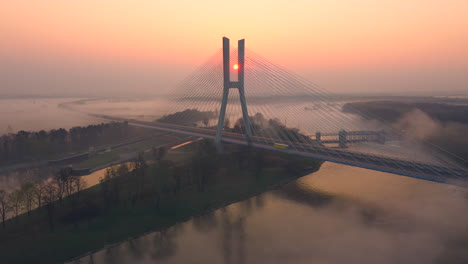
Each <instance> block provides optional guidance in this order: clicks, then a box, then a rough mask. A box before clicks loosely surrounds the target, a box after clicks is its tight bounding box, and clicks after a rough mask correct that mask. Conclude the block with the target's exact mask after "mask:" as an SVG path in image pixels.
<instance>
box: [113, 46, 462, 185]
mask: <svg viewBox="0 0 468 264" xmlns="http://www.w3.org/2000/svg"><path fill="white" fill-rule="evenodd" d="M231 58H234V60H232V59H231ZM343 103H345V101H344V100H340V99H339V98H337V97H335V96H332V95H331V94H330V93H329V92H327V91H325V90H323V89H321V88H320V87H318V86H317V85H315V84H313V83H311V82H309V81H307V80H305V79H304V78H302V77H299V76H297V75H295V74H293V73H290V72H289V71H287V70H286V69H284V68H283V67H281V66H279V65H277V64H275V63H272V62H270V61H269V60H267V59H266V58H264V57H262V56H260V55H258V54H257V53H255V52H253V51H251V50H246V49H245V41H244V40H240V41H239V42H238V48H237V49H232V50H231V49H230V43H229V39H227V38H223V49H222V50H220V51H218V52H217V53H216V54H215V55H213V56H212V57H211V58H210V59H208V60H207V61H206V62H205V63H204V64H202V65H201V66H200V67H199V68H198V69H197V70H196V71H195V72H194V73H193V74H192V75H190V76H189V77H187V78H186V79H185V80H184V81H183V82H182V84H181V85H180V86H178V87H177V88H176V89H175V90H174V91H173V92H172V93H171V95H170V97H169V99H168V103H167V105H166V106H165V108H166V110H165V111H164V112H165V114H164V115H163V116H161V117H160V118H159V119H158V120H156V121H155V122H144V121H137V120H129V123H130V124H132V125H136V126H143V127H148V128H153V129H157V130H163V131H169V132H174V133H181V134H186V135H191V136H197V137H202V138H207V139H212V140H214V141H215V143H216V144H217V146H218V149H219V150H220V151H222V143H223V142H225V143H234V144H241V145H248V146H251V147H254V148H261V149H268V150H274V151H279V152H284V153H288V154H291V155H299V156H305V157H311V158H316V159H321V160H324V161H330V162H336V163H340V164H346V165H350V166H356V167H362V168H367V169H372V170H377V171H383V172H389V173H394V174H399V175H404V176H409V177H415V178H419V179H424V180H430V181H435V182H441V183H451V184H456V185H464V186H465V185H466V184H465V180H466V179H468V169H467V168H466V167H465V165H462V164H463V163H464V164H468V162H467V161H466V160H463V159H462V158H460V157H457V156H456V155H454V154H452V153H450V152H448V151H445V150H443V149H442V148H440V147H438V146H437V145H434V144H431V143H430V142H420V141H415V140H413V139H412V137H411V136H410V135H406V134H404V133H402V131H399V130H398V128H395V126H394V125H392V124H387V123H386V122H384V121H382V120H380V122H375V121H373V122H371V121H369V120H370V119H374V120H375V119H377V120H378V118H375V117H372V118H368V119H366V118H361V117H358V116H356V115H352V114H346V113H343V111H341V107H342V105H343ZM157 111H158V112H161V110H160V109H158V110H157ZM361 116H364V117H367V116H369V117H371V114H369V113H361ZM107 118H109V117H107ZM111 119H112V118H111Z"/></svg>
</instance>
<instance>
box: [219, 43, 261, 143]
mask: <svg viewBox="0 0 468 264" xmlns="http://www.w3.org/2000/svg"><path fill="white" fill-rule="evenodd" d="M237 45H238V47H237V48H238V52H237V57H238V58H237V60H238V61H237V65H238V69H237V71H238V74H237V76H238V78H237V81H234V82H233V81H231V65H230V64H231V61H230V46H229V39H228V38H226V37H223V79H224V87H223V99H222V101H221V107H220V110H219V119H218V127H217V130H216V138H215V143H216V146H217V148H218V150H219V151H221V150H222V145H221V138H222V134H223V130H224V119H225V115H226V106H227V103H228V97H229V91H230V89H237V90H238V91H239V97H240V103H241V108H242V120H243V122H244V127H245V137H246V139H247V142H248V143H249V145H250V144H251V142H252V129H251V126H250V119H249V112H248V110H247V102H246V100H245V90H244V72H245V67H244V65H245V63H244V62H245V40H244V39H241V40H239V41H238V44H237Z"/></svg>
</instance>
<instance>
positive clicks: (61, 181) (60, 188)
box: [54, 167, 72, 203]
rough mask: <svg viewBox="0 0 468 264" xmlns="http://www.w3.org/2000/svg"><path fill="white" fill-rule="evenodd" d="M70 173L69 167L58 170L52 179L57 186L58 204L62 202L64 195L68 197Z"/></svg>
mask: <svg viewBox="0 0 468 264" xmlns="http://www.w3.org/2000/svg"><path fill="white" fill-rule="evenodd" d="M71 171H72V169H71V168H70V167H67V168H62V169H60V170H59V172H58V173H57V175H56V176H55V177H54V183H55V184H56V185H57V193H56V194H57V198H58V199H59V201H60V203H61V202H62V200H63V197H64V195H65V193H67V194H68V195H70V194H71V193H72V190H71V189H70V186H71V184H70V182H71V177H72V176H71Z"/></svg>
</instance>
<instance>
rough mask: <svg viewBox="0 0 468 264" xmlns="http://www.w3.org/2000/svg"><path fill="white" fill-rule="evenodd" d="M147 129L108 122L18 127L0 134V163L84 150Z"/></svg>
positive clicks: (120, 139)
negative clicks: (38, 128) (31, 129)
mask: <svg viewBox="0 0 468 264" xmlns="http://www.w3.org/2000/svg"><path fill="white" fill-rule="evenodd" d="M145 133H148V131H147V130H145V129H143V128H138V127H132V126H129V125H128V123H127V122H112V123H105V124H104V123H103V124H99V125H89V126H86V127H73V128H71V129H69V130H66V129H63V128H60V129H53V130H50V131H44V130H41V131H39V132H28V131H19V132H18V133H16V134H8V135H3V136H1V137H0V165H5V164H11V163H15V162H27V161H35V160H43V159H46V158H51V157H53V156H54V155H57V154H63V153H68V152H76V151H87V150H88V149H89V148H90V147H95V146H102V145H107V144H115V143H117V142H120V141H122V140H125V139H127V138H129V137H135V136H141V135H145Z"/></svg>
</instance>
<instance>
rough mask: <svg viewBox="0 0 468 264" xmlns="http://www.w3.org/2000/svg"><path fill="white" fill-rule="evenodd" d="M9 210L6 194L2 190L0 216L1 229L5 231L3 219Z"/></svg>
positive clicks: (0, 192) (0, 194)
mask: <svg viewBox="0 0 468 264" xmlns="http://www.w3.org/2000/svg"><path fill="white" fill-rule="evenodd" d="M9 210H10V204H9V201H8V194H7V192H5V191H4V190H0V215H1V216H2V226H3V229H5V218H6V214H7V213H8V211H9Z"/></svg>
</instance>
